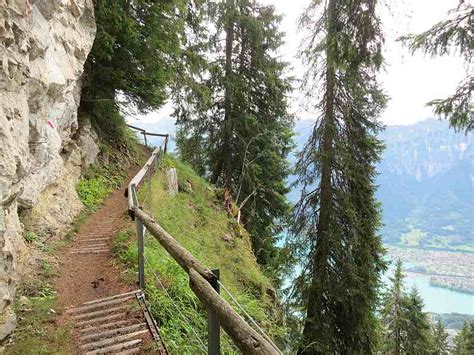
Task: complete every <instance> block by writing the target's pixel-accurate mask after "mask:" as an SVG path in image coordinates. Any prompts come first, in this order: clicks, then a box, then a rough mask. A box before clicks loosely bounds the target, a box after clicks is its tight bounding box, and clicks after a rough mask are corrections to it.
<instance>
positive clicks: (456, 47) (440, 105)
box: [401, 0, 474, 132]
mask: <svg viewBox="0 0 474 355" xmlns="http://www.w3.org/2000/svg"><path fill="white" fill-rule="evenodd" d="M473 21H474V7H473V5H472V4H471V3H470V2H469V1H464V0H460V1H459V4H458V6H457V7H456V8H455V9H452V10H451V11H450V12H449V15H448V18H447V19H445V20H443V21H440V22H438V23H437V24H435V25H434V26H433V27H431V28H429V29H428V30H426V31H425V32H422V33H420V34H411V35H407V36H404V37H402V38H401V40H403V41H404V42H405V43H407V44H408V46H409V48H410V50H411V51H412V52H415V51H417V50H422V51H424V52H425V53H427V54H431V55H432V56H438V55H446V54H450V53H451V52H452V51H456V52H458V54H459V55H461V56H462V57H463V58H464V61H465V63H466V66H467V76H466V78H464V80H463V81H461V82H460V83H459V84H458V87H457V88H456V91H455V93H454V94H453V95H451V96H450V97H448V98H445V99H436V100H432V101H430V102H428V104H427V105H428V106H432V107H433V108H434V112H435V113H436V114H437V115H440V116H444V117H445V118H448V119H449V121H450V124H451V126H452V127H454V128H455V129H458V130H461V129H465V130H466V132H467V131H470V130H472V129H474V118H473V108H472V100H471V98H472V90H473V88H474V76H473V75H472V73H471V72H470V64H471V60H472V49H473V48H474V28H473V26H472V23H473Z"/></svg>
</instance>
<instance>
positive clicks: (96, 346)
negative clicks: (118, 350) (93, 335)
mask: <svg viewBox="0 0 474 355" xmlns="http://www.w3.org/2000/svg"><path fill="white" fill-rule="evenodd" d="M146 333H148V329H143V330H138V331H136V332H133V333H128V334H124V335H119V336H116V337H114V338H107V339H104V340H99V341H95V342H92V343H87V344H83V345H81V346H80V347H81V349H84V350H100V349H101V348H104V347H107V346H110V345H115V344H118V343H121V342H124V341H129V340H133V339H134V338H136V337H138V336H140V335H143V334H146Z"/></svg>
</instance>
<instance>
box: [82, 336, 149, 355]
mask: <svg viewBox="0 0 474 355" xmlns="http://www.w3.org/2000/svg"><path fill="white" fill-rule="evenodd" d="M141 343H143V339H136V340H132V341H127V342H125V343H121V344H117V345H112V346H108V347H106V348H102V349H98V350H93V351H88V352H87V353H86V355H97V354H107V353H112V354H113V353H116V352H117V351H120V350H125V349H127V348H131V347H132V346H135V345H138V344H141Z"/></svg>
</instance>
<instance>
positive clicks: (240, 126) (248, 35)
mask: <svg viewBox="0 0 474 355" xmlns="http://www.w3.org/2000/svg"><path fill="white" fill-rule="evenodd" d="M208 9H209V17H208V19H209V21H210V22H211V23H212V24H213V26H212V27H213V28H215V32H214V33H210V35H209V38H208V43H207V45H202V46H201V48H202V54H203V56H205V57H206V58H207V65H206V66H205V72H206V73H207V74H206V75H201V76H200V77H199V78H195V79H196V80H195V82H194V83H193V86H192V87H191V88H189V86H188V87H181V88H180V89H179V92H180V95H182V96H183V97H186V98H187V100H179V101H177V102H176V103H177V105H176V113H175V115H176V116H177V118H178V125H179V127H180V130H179V135H178V136H179V140H178V142H177V143H178V150H179V153H180V155H181V157H182V158H183V159H185V160H187V161H188V162H191V163H192V164H193V165H194V167H195V168H197V169H198V170H199V171H200V172H201V173H203V174H204V175H205V176H207V177H208V178H209V180H210V181H211V182H212V183H214V184H216V185H217V186H219V187H221V188H222V189H223V200H224V205H225V207H226V209H227V211H228V212H229V213H230V214H232V215H236V217H237V216H239V218H238V219H239V221H240V222H242V223H244V224H245V226H246V228H247V229H248V230H249V231H250V233H251V235H252V245H253V248H254V251H255V254H256V256H257V260H258V261H259V262H260V263H261V264H267V265H268V264H270V263H271V260H272V259H274V258H275V257H277V253H276V248H275V245H274V244H275V239H276V235H277V234H278V232H279V230H280V227H279V223H277V222H278V221H279V220H280V219H284V218H285V216H286V215H287V213H288V210H289V206H288V203H287V202H286V199H285V194H286V193H287V192H288V188H287V186H286V184H285V180H286V177H287V176H288V174H289V168H288V163H287V161H286V156H287V154H288V152H289V150H290V147H291V144H292V142H291V126H292V118H291V117H290V116H289V115H288V113H287V100H286V95H287V93H288V92H289V90H290V82H289V80H287V79H286V78H285V72H284V71H285V65H286V64H285V63H284V62H282V61H281V60H280V59H279V58H278V57H276V56H275V54H274V52H275V51H277V50H278V48H279V47H280V46H281V44H282V34H281V33H280V32H279V30H278V25H279V21H280V18H279V17H278V16H276V15H275V14H274V8H273V7H271V6H262V5H259V4H258V3H257V2H255V1H250V0H226V1H225V2H220V3H218V4H212V3H211V4H208ZM232 202H235V205H234V207H233V205H232ZM235 207H237V209H238V211H236V210H235Z"/></svg>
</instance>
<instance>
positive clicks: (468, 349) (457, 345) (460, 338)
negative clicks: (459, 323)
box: [454, 321, 474, 355]
mask: <svg viewBox="0 0 474 355" xmlns="http://www.w3.org/2000/svg"><path fill="white" fill-rule="evenodd" d="M472 353H474V321H471V322H470V323H468V322H465V323H464V325H463V327H462V329H461V330H460V331H459V333H458V334H457V335H456V337H455V338H454V354H456V355H465V354H472Z"/></svg>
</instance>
